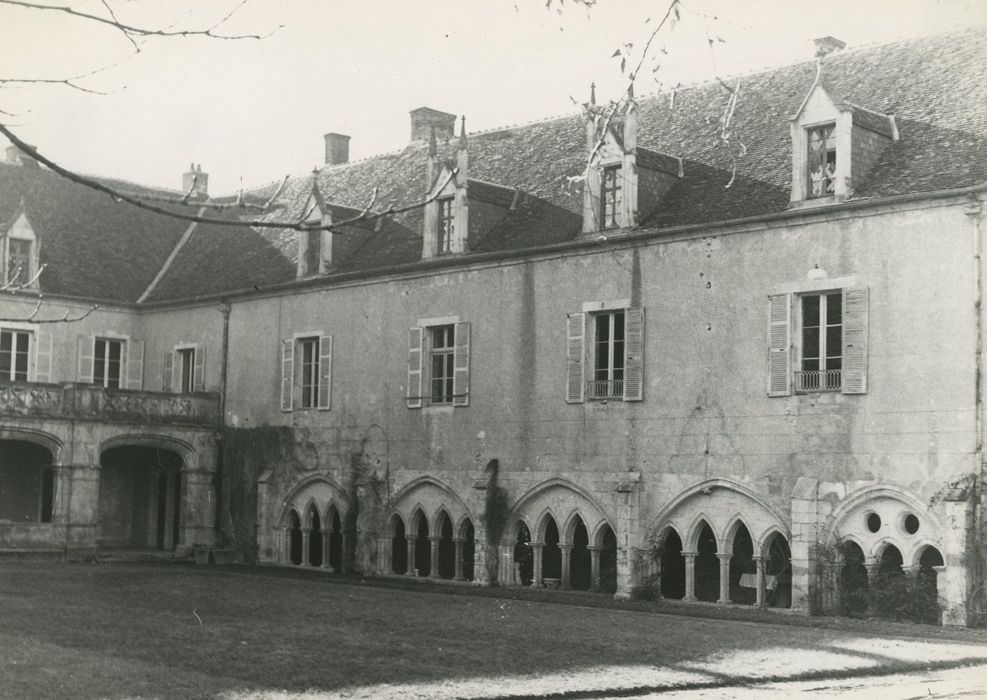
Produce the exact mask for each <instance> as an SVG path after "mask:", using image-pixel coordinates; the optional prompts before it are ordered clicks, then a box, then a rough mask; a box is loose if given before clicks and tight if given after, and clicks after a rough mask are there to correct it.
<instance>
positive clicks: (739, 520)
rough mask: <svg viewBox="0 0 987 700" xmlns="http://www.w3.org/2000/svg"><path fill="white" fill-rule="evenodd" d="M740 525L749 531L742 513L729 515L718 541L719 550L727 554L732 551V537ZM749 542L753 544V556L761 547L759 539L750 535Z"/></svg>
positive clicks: (735, 534)
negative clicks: (721, 536)
mask: <svg viewBox="0 0 987 700" xmlns="http://www.w3.org/2000/svg"><path fill="white" fill-rule="evenodd" d="M741 526H742V527H743V528H744V529H745V530H747V532H748V534H750V533H751V529H750V527H748V525H747V522H746V520H745V519H744V516H743V514H741V513H734V514H733V515H732V516H730V519H729V520H728V521H727V524H726V527H724V528H723V538H722V539H721V540H720V542H719V545H720V547H721V548H722V549H721V550H720V551H722V552H725V553H727V554H732V553H733V542H734V538H735V537H736V536H737V533H738V532H739V531H740V528H741ZM775 527H776V526H775ZM751 542H752V543H753V545H754V556H757V555H758V554H759V553H760V549H761V547H760V541H759V540H757V539H755V538H754V537H753V535H751Z"/></svg>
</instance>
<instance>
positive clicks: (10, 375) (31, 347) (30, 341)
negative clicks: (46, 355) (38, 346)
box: [0, 325, 36, 382]
mask: <svg viewBox="0 0 987 700" xmlns="http://www.w3.org/2000/svg"><path fill="white" fill-rule="evenodd" d="M4 334H10V350H8V351H7V352H8V353H9V354H10V356H11V357H10V367H9V368H8V371H7V376H0V382H29V381H33V379H34V369H33V367H32V365H33V364H34V363H33V362H32V356H33V355H34V353H35V351H36V350H35V343H36V339H35V333H34V331H33V330H31V329H27V328H18V327H14V326H7V325H4V326H3V327H0V355H2V353H3V350H2V342H3V341H2V338H3V335H4ZM19 336H24V337H26V339H27V349H26V350H25V351H23V352H22V353H19V351H17V349H16V342H17V338H18V337H19ZM18 354H22V355H23V356H24V358H25V368H24V376H23V378H19V377H18V376H17V374H18V371H17V362H16V360H17V356H18Z"/></svg>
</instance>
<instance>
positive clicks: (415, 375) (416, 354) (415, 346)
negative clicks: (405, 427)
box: [406, 326, 425, 408]
mask: <svg viewBox="0 0 987 700" xmlns="http://www.w3.org/2000/svg"><path fill="white" fill-rule="evenodd" d="M423 331H424V329H423V328H421V327H420V326H416V327H414V328H412V329H410V330H409V331H408V386H407V389H406V401H407V404H408V408H421V407H422V360H423V356H424V352H423V351H424V342H423V341H424V336H425V334H424V332H423Z"/></svg>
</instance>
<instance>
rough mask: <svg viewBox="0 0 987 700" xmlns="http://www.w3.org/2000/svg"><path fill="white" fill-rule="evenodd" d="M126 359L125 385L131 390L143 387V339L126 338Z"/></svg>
mask: <svg viewBox="0 0 987 700" xmlns="http://www.w3.org/2000/svg"><path fill="white" fill-rule="evenodd" d="M125 346H126V348H127V359H126V361H125V371H126V374H125V376H126V387H127V388H128V389H131V390H133V391H140V390H141V389H143V388H144V341H143V340H128V341H126V343H125Z"/></svg>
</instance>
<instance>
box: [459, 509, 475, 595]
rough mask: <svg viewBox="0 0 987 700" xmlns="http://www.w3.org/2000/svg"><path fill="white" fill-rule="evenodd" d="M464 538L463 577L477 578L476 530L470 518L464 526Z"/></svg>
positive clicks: (468, 579)
mask: <svg viewBox="0 0 987 700" xmlns="http://www.w3.org/2000/svg"><path fill="white" fill-rule="evenodd" d="M462 533H463V534H462V539H463V578H464V579H466V580H467V581H472V580H473V579H474V578H476V531H475V530H474V529H473V521H472V520H470V519H469V518H467V519H466V522H465V523H464V524H463V527H462Z"/></svg>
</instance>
